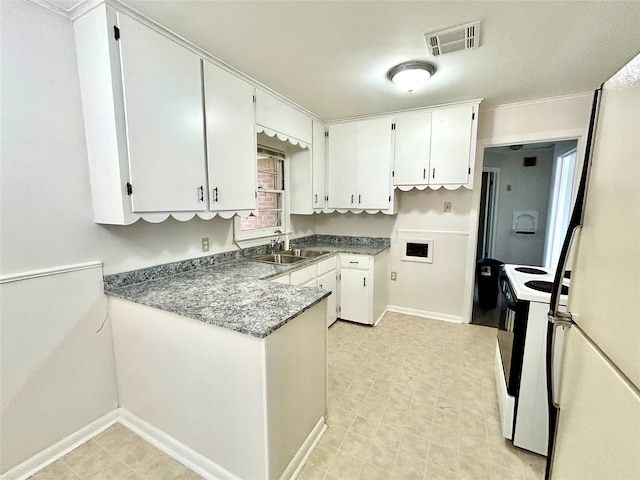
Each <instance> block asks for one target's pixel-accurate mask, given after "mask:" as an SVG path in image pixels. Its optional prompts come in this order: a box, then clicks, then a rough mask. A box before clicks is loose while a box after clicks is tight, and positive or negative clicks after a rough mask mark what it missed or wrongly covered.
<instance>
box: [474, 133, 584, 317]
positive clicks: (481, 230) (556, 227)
mask: <svg viewBox="0 0 640 480" xmlns="http://www.w3.org/2000/svg"><path fill="white" fill-rule="evenodd" d="M576 157H577V140H575V139H573V140H563V141H553V142H537V143H530V144H513V145H505V146H498V147H487V148H485V149H484V161H483V165H484V166H483V172H482V183H481V192H480V206H479V212H478V213H479V220H478V241H477V249H476V259H477V260H480V259H483V258H493V259H496V260H500V261H502V262H504V263H513V264H521V265H530V266H540V267H548V268H554V267H555V262H556V261H557V256H558V252H559V248H560V247H561V245H562V242H563V240H564V235H565V232H566V225H567V222H568V218H569V214H570V209H571V204H572V198H573V186H574V179H575V175H576V164H577V162H576ZM498 197H500V198H498ZM521 218H526V219H528V220H531V221H530V222H529V223H528V224H527V225H526V228H522V224H521V223H518V222H519V220H520V219H521ZM477 290H478V289H477V285H475V288H474V302H473V310H472V316H471V321H472V323H474V324H481V325H487V326H495V325H497V321H498V317H499V312H498V311H497V309H494V311H491V310H489V311H488V310H486V309H484V310H483V309H480V308H479V306H478V291H477Z"/></svg>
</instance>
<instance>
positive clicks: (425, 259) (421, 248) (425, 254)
mask: <svg viewBox="0 0 640 480" xmlns="http://www.w3.org/2000/svg"><path fill="white" fill-rule="evenodd" d="M400 259H401V260H402V261H403V262H421V263H433V239H424V238H403V239H402V257H401V258H400Z"/></svg>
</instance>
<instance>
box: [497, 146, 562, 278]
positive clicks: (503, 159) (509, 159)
mask: <svg viewBox="0 0 640 480" xmlns="http://www.w3.org/2000/svg"><path fill="white" fill-rule="evenodd" d="M525 157H536V165H535V166H532V167H525V166H524V165H523V161H524V158H525ZM553 162H554V155H553V148H548V149H540V150H524V151H523V150H517V151H509V152H491V151H488V150H487V151H485V154H484V166H485V167H496V168H499V169H500V184H499V185H498V190H499V193H498V203H497V208H498V211H497V216H496V226H495V230H496V242H495V247H494V257H495V258H497V259H498V260H501V261H503V262H505V263H519V264H522V265H538V266H542V265H543V254H544V242H545V236H546V232H547V209H548V206H549V191H550V187H551V171H552V170H553ZM521 210H525V211H529V210H532V211H537V212H538V214H539V216H538V229H537V231H536V233H535V234H533V235H529V234H526V235H525V234H516V233H515V231H514V230H513V228H512V227H513V212H514V211H521Z"/></svg>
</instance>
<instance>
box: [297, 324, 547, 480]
mask: <svg viewBox="0 0 640 480" xmlns="http://www.w3.org/2000/svg"><path fill="white" fill-rule="evenodd" d="M495 338H496V330H495V329H493V328H488V327H482V326H477V325H467V324H464V325H460V324H452V323H445V322H440V321H434V320H428V319H424V318H417V317H412V316H408V315H402V314H396V313H387V314H386V315H385V318H384V319H383V320H382V321H381V322H380V323H379V324H378V326H377V327H375V328H371V327H366V326H361V325H357V324H352V323H347V322H337V323H336V324H334V326H332V327H331V329H330V330H329V419H328V422H327V423H328V430H327V432H326V434H325V435H324V437H323V438H322V440H321V441H320V443H319V445H318V447H317V448H316V450H315V452H314V453H313V454H312V456H311V457H310V459H309V461H308V462H307V464H306V465H305V467H304V468H303V470H302V472H301V475H300V476H299V477H298V478H299V479H300V480H317V479H324V480H335V479H343V480H350V479H353V480H355V479H361V480H376V479H384V480H391V479H416V480H422V479H424V480H432V479H433V480H435V479H500V480H530V479H531V480H532V479H542V478H544V466H545V458H544V457H542V456H539V455H535V454H532V453H529V452H526V451H524V450H520V449H517V448H515V447H513V445H511V444H510V442H508V441H505V440H504V439H503V438H502V435H501V430H500V424H499V417H498V405H497V397H496V387H495V381H494V378H493V362H494V354H495Z"/></svg>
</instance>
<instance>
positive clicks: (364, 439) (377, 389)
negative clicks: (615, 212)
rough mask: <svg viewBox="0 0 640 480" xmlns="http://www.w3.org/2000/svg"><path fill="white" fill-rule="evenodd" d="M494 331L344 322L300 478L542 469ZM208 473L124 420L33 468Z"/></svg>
mask: <svg viewBox="0 0 640 480" xmlns="http://www.w3.org/2000/svg"><path fill="white" fill-rule="evenodd" d="M495 335H496V331H495V329H492V328H488V327H482V326H477V325H466V324H465V325H459V324H451V323H445V322H439V321H435V320H428V319H424V318H417V317H412V316H408V315H402V314H396V313H387V314H386V315H385V318H384V319H383V321H381V322H380V324H379V325H378V326H377V327H375V328H372V327H366V326H362V325H357V324H353V323H348V322H341V321H339V322H337V323H336V324H334V325H333V326H332V327H331V328H330V329H329V358H328V362H329V419H328V422H327V423H328V429H327V432H326V433H325V435H324V437H323V438H322V439H321V441H320V443H319V445H318V447H317V448H316V450H315V451H314V452H313V454H312V455H311V457H310V458H309V460H308V462H307V464H306V465H305V466H304V468H303V469H302V471H301V472H300V475H299V476H298V479H299V480H337V479H341V480H378V479H380V480H395V479H398V480H400V479H403V480H404V479H408V480H414V479H415V480H436V479H456V480H458V479H460V480H464V479H482V480H492V479H496V480H498V479H499V480H534V479H542V478H543V477H544V466H545V459H544V457H541V456H539V455H535V454H532V453H529V452H526V451H524V450H520V449H517V448H515V447H513V446H512V445H511V444H510V443H509V442H508V441H505V440H504V439H503V438H502V435H501V433H500V425H499V420H498V406H497V400H496V391H495V382H494V379H493V355H494V352H495ZM199 478H200V477H199V476H198V475H196V474H195V473H193V472H191V471H190V470H188V469H187V468H186V467H184V466H183V465H181V464H180V463H178V462H177V461H175V460H173V459H172V458H170V457H168V456H167V455H165V454H163V453H162V452H160V451H159V450H157V449H156V448H154V447H153V446H151V445H149V444H148V443H146V442H145V441H144V440H142V439H141V438H140V437H138V436H137V435H135V434H134V433H132V432H131V431H129V430H127V429H126V428H125V427H123V426H122V425H120V424H115V425H114V426H112V427H111V428H109V429H107V430H106V431H105V432H103V433H101V434H100V435H98V436H97V437H95V438H93V439H92V440H90V441H89V442H87V443H85V444H84V445H82V446H80V447H78V448H77V449H75V450H73V451H72V452H70V453H69V454H67V455H66V456H65V457H63V458H62V459H60V460H58V461H56V462H55V463H53V464H51V465H50V466H48V467H47V468H45V469H44V470H42V471H40V472H38V473H37V474H36V475H34V476H32V477H31V479H32V480H85V479H92V480H120V479H123V480H177V479H180V480H194V479H199ZM251 480H253V479H251ZM255 480H261V479H255Z"/></svg>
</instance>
